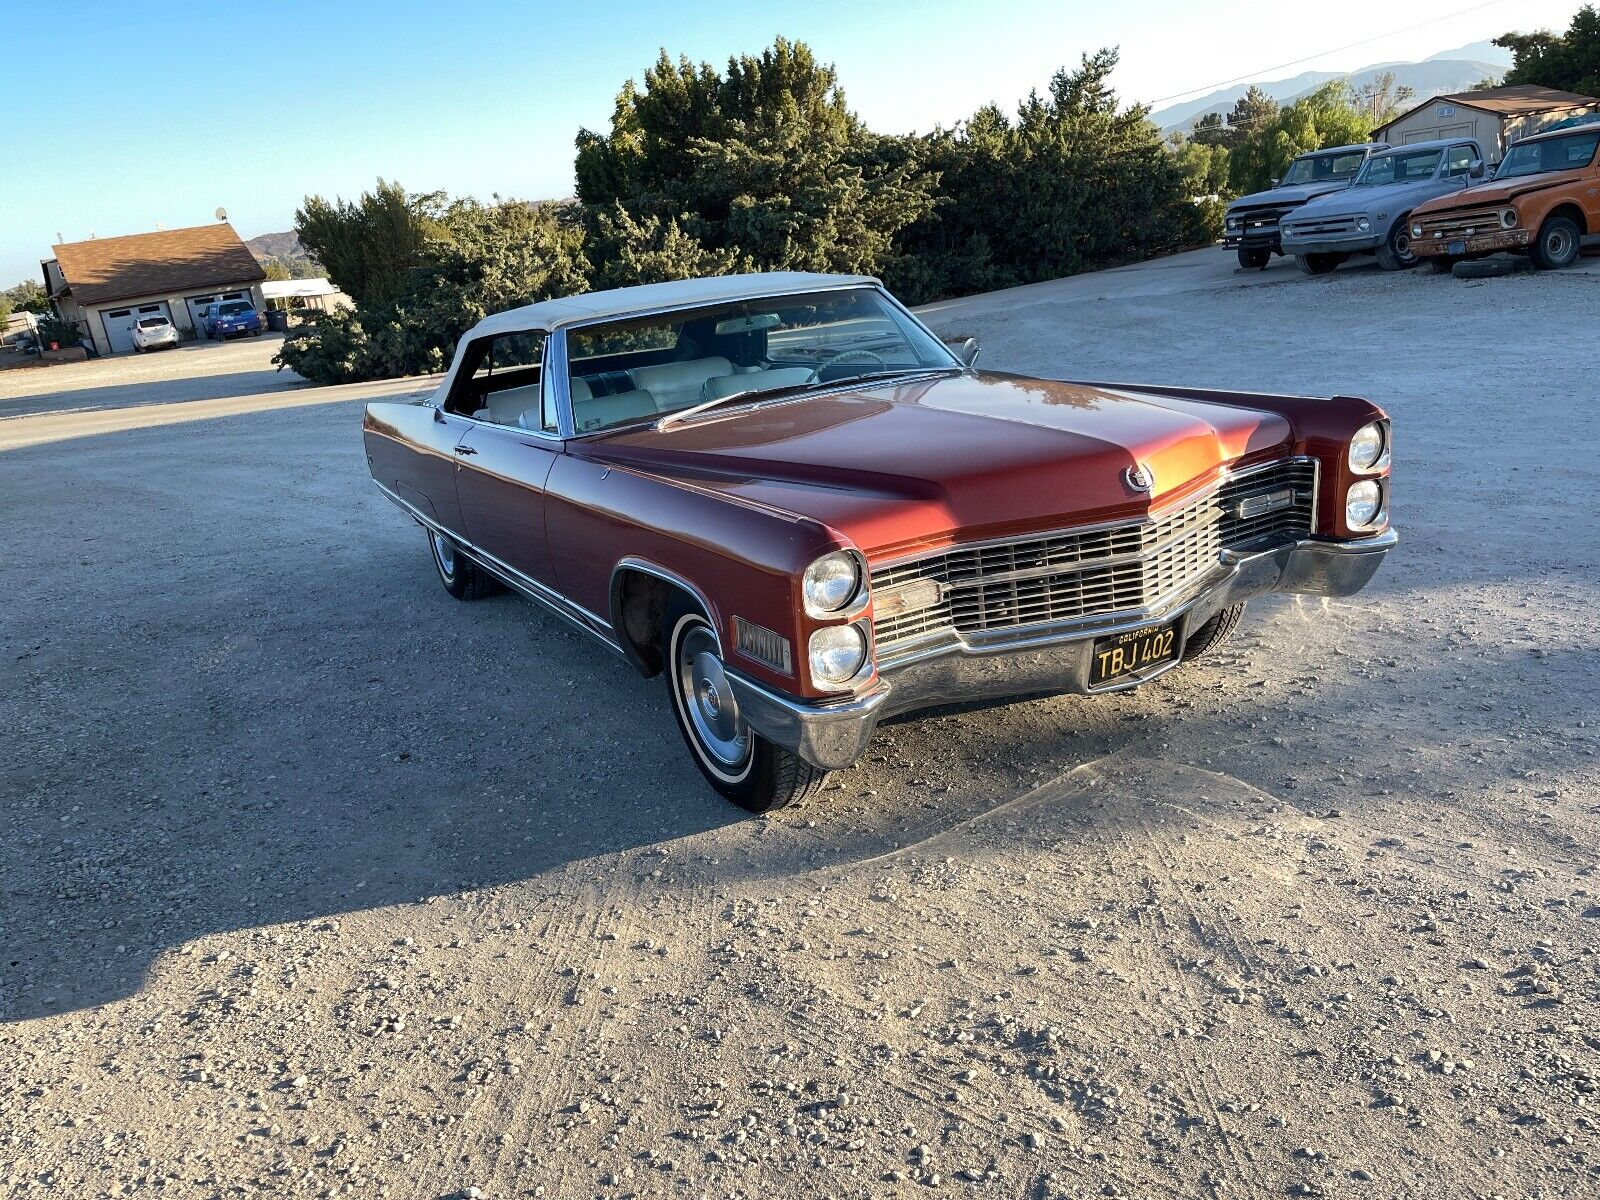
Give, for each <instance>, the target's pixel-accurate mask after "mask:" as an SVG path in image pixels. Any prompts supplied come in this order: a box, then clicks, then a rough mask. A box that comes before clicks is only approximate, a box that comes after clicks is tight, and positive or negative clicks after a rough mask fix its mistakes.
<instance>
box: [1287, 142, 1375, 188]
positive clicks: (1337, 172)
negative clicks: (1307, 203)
mask: <svg viewBox="0 0 1600 1200" xmlns="http://www.w3.org/2000/svg"><path fill="white" fill-rule="evenodd" d="M1365 157H1366V151H1365V150H1343V151H1340V152H1339V153H1338V154H1307V155H1304V156H1302V157H1300V158H1297V159H1295V160H1294V161H1293V162H1292V163H1290V164H1289V169H1288V170H1287V171H1285V172H1284V173H1283V178H1282V179H1280V180H1279V181H1278V184H1279V186H1280V187H1291V186H1293V185H1295V184H1301V183H1322V182H1324V181H1326V180H1329V179H1353V178H1355V173H1356V172H1357V171H1359V170H1360V169H1361V162H1362V160H1363V159H1364V158H1365Z"/></svg>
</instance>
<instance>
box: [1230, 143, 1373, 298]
mask: <svg viewBox="0 0 1600 1200" xmlns="http://www.w3.org/2000/svg"><path fill="white" fill-rule="evenodd" d="M1388 148H1389V147H1388V145H1387V143H1384V142H1364V143H1362V144H1360V145H1356V146H1332V147H1330V148H1329V149H1326V150H1314V151H1312V152H1311V153H1309V154H1302V155H1300V156H1299V157H1298V158H1296V159H1294V160H1293V161H1292V162H1290V164H1289V166H1288V168H1287V169H1286V170H1285V171H1284V173H1283V177H1282V178H1281V179H1274V180H1273V181H1272V186H1271V187H1270V188H1268V189H1267V190H1266V191H1264V192H1252V193H1251V194H1250V195H1248V196H1240V197H1239V198H1238V199H1237V200H1235V201H1234V202H1233V203H1232V204H1230V205H1228V211H1227V212H1226V213H1224V214H1223V234H1222V244H1223V245H1224V246H1226V247H1228V249H1230V250H1234V249H1237V250H1238V252H1239V265H1240V266H1241V267H1245V268H1248V269H1251V270H1255V269H1259V268H1262V267H1265V266H1266V265H1267V264H1268V263H1269V262H1271V261H1272V256H1273V255H1274V254H1282V253H1283V252H1284V251H1283V247H1282V245H1281V243H1280V242H1279V240H1278V223H1279V222H1280V221H1282V220H1283V218H1284V217H1285V216H1287V215H1288V214H1289V213H1291V212H1293V211H1294V210H1295V209H1297V208H1299V207H1300V206H1301V205H1302V204H1305V203H1307V202H1309V201H1311V200H1315V199H1316V198H1317V197H1318V196H1324V195H1327V193H1329V192H1337V191H1342V190H1343V189H1345V188H1347V187H1349V186H1350V182H1351V180H1353V179H1354V178H1355V177H1356V174H1357V172H1359V171H1360V170H1361V167H1362V164H1363V163H1365V162H1366V161H1367V159H1368V158H1369V157H1370V156H1371V155H1373V154H1376V153H1377V152H1378V151H1380V150H1387V149H1388Z"/></svg>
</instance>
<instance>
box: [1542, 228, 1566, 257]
mask: <svg viewBox="0 0 1600 1200" xmlns="http://www.w3.org/2000/svg"><path fill="white" fill-rule="evenodd" d="M1570 249H1572V240H1571V239H1570V238H1569V237H1568V236H1567V231H1566V230H1565V229H1552V230H1551V231H1550V232H1549V233H1547V234H1545V235H1544V252H1545V254H1546V255H1547V256H1548V257H1549V258H1550V259H1551V260H1552V261H1554V262H1560V261H1561V260H1562V259H1564V258H1566V257H1567V252H1568V251H1569V250H1570Z"/></svg>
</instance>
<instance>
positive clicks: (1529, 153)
mask: <svg viewBox="0 0 1600 1200" xmlns="http://www.w3.org/2000/svg"><path fill="white" fill-rule="evenodd" d="M1597 146H1600V129H1590V130H1586V131H1584V132H1583V133H1573V134H1568V135H1567V136H1566V137H1558V138H1549V139H1541V140H1540V141H1537V142H1519V143H1518V144H1517V145H1515V146H1513V147H1511V149H1510V150H1508V151H1507V152H1506V156H1505V159H1504V161H1502V162H1501V164H1500V169H1499V170H1498V171H1496V172H1495V173H1494V177H1495V178H1496V179H1515V178H1516V177H1517V176H1519V175H1541V174H1543V173H1544V172H1546V171H1575V170H1577V169H1578V168H1580V167H1587V166H1588V165H1589V164H1590V163H1592V162H1593V161H1594V152H1595V148H1596V147H1597Z"/></svg>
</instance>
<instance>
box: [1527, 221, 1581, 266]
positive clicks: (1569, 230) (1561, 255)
mask: <svg viewBox="0 0 1600 1200" xmlns="http://www.w3.org/2000/svg"><path fill="white" fill-rule="evenodd" d="M1531 253H1532V255H1533V262H1534V265H1535V266H1537V267H1539V268H1540V269H1541V270H1544V271H1558V270H1560V269H1561V268H1562V267H1570V266H1571V265H1572V263H1573V261H1574V260H1575V259H1576V258H1577V257H1578V223H1577V222H1576V221H1574V220H1573V219H1572V218H1571V217H1551V218H1550V219H1549V220H1547V221H1546V222H1545V223H1544V224H1543V225H1541V226H1539V236H1538V237H1537V238H1535V239H1534V242H1533V248H1532V251H1531Z"/></svg>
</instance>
